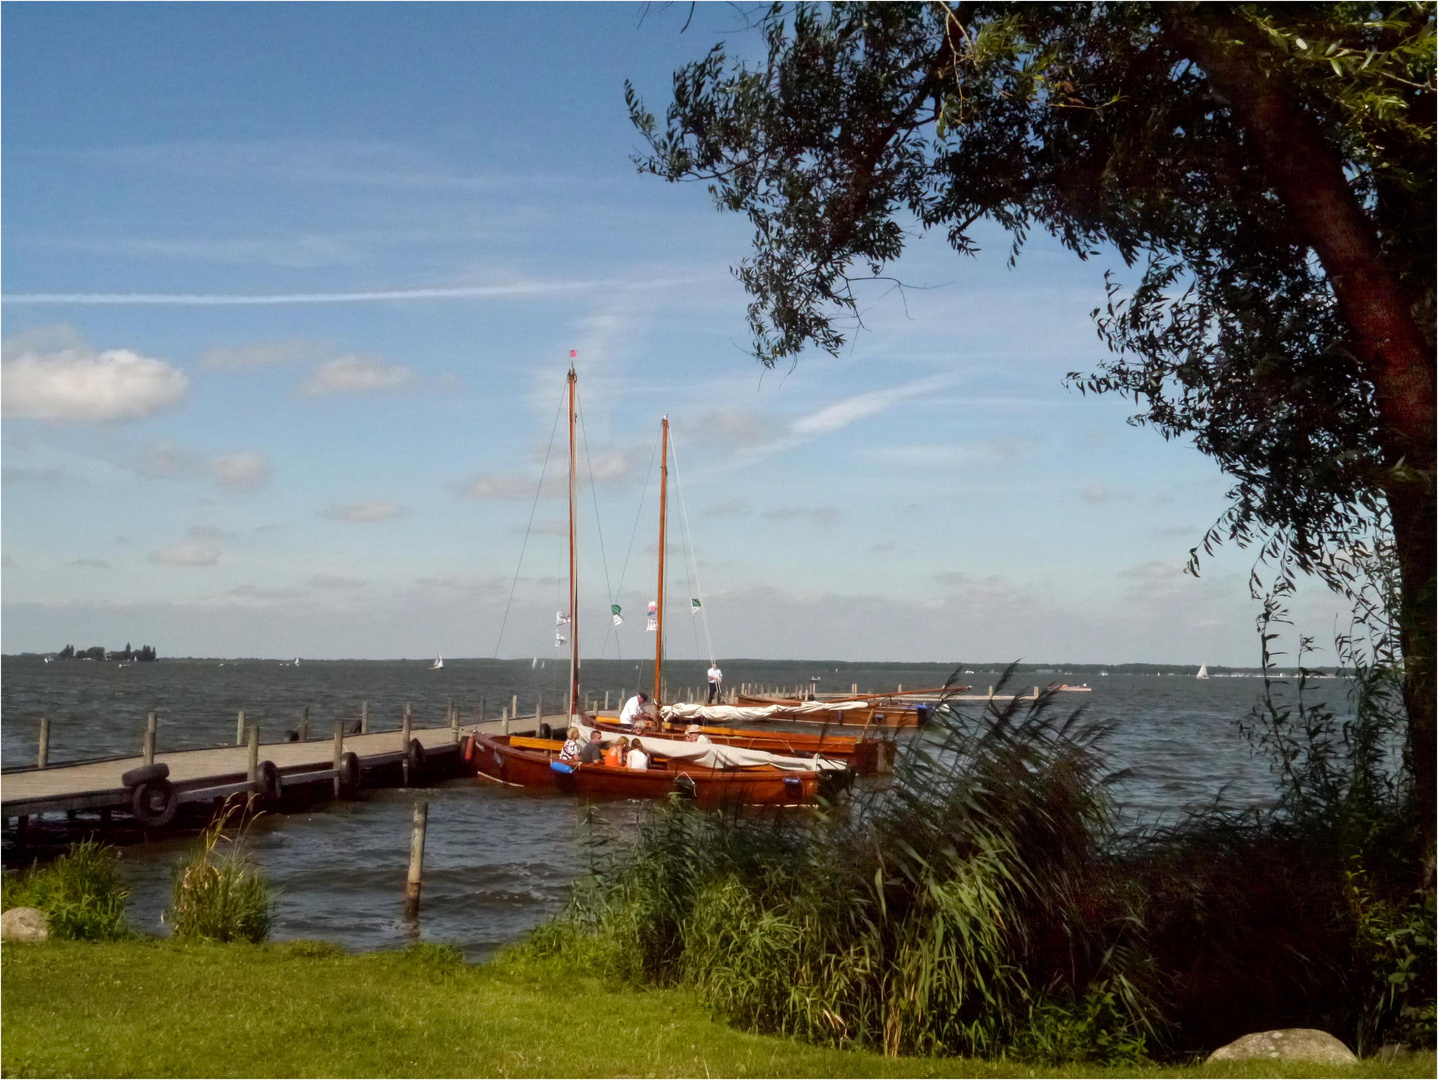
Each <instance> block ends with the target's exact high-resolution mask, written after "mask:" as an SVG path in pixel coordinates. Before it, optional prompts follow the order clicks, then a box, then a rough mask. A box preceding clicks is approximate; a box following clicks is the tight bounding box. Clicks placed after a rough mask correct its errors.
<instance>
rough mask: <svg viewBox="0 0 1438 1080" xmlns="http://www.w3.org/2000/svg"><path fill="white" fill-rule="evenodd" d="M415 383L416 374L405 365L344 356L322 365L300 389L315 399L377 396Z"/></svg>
mask: <svg viewBox="0 0 1438 1080" xmlns="http://www.w3.org/2000/svg"><path fill="white" fill-rule="evenodd" d="M413 381H414V372H413V371H411V370H410V369H409V368H407V367H405V366H404V365H402V364H390V363H386V362H385V361H383V360H374V359H368V358H366V357H362V356H342V357H340V358H339V359H337V360H329V361H327V362H325V363H323V364H321V365H320V366H319V368H318V370H316V371H315V373H314V374H313V375H311V376H310V377H309V378H308V379H306V380H305V381H304V383H302V384H301V385H300V392H301V393H304V394H308V395H310V396H311V397H319V396H323V395H326V394H374V393H378V392H380V391H382V390H396V389H398V388H399V387H401V386H406V385H408V384H409V383H411V382H413Z"/></svg>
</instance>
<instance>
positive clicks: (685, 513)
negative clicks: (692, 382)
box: [669, 430, 718, 664]
mask: <svg viewBox="0 0 1438 1080" xmlns="http://www.w3.org/2000/svg"><path fill="white" fill-rule="evenodd" d="M669 455H670V457H672V458H673V459H674V493H675V494H676V495H678V496H679V514H680V516H681V517H682V518H683V519H684V534H685V536H689V535H691V533H690V532H689V508H688V506H686V505H685V503H684V488H683V487H682V486H681V485H680V483H679V454H678V452H677V450H676V448H675V446H674V432H673V431H672V430H671V431H670V432H669ZM689 557H690V558H691V559H693V560H694V588H695V592H696V593H697V594H698V598H699V618H700V619H702V620H703V621H704V643H705V644H706V645H708V646H709V662H710V663H711V664H714V663H717V662H718V657H717V656H716V655H715V653H714V638H713V637H712V636H711V635H710V633H709V609H708V608H707V607H705V606H704V583H703V582H702V581H700V580H699V559H698V558H697V557H696V556H695V554H694V546H693V544H692V543H691V544H690V546H689Z"/></svg>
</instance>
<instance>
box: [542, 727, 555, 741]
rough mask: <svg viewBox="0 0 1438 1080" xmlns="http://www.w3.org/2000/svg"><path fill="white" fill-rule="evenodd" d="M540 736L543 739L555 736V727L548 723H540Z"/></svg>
mask: <svg viewBox="0 0 1438 1080" xmlns="http://www.w3.org/2000/svg"><path fill="white" fill-rule="evenodd" d="M539 737H540V738H541V739H552V738H554V729H553V728H552V727H550V726H549V725H548V724H540V725H539Z"/></svg>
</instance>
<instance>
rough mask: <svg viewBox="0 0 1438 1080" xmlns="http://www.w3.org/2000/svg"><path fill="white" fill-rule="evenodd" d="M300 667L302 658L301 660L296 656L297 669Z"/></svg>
mask: <svg viewBox="0 0 1438 1080" xmlns="http://www.w3.org/2000/svg"><path fill="white" fill-rule="evenodd" d="M299 666H300V658H299V657H298V656H296V657H295V667H299Z"/></svg>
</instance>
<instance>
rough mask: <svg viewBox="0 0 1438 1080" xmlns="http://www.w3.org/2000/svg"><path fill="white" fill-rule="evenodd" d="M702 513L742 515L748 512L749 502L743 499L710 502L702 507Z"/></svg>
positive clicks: (713, 515) (725, 515)
mask: <svg viewBox="0 0 1438 1080" xmlns="http://www.w3.org/2000/svg"><path fill="white" fill-rule="evenodd" d="M704 513H706V514H708V515H709V516H710V517H743V516H744V515H745V514H747V513H749V503H748V501H747V500H745V499H739V498H733V499H725V500H723V501H722V502H717V503H710V504H709V505H708V506H706V507H705V508H704Z"/></svg>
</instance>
